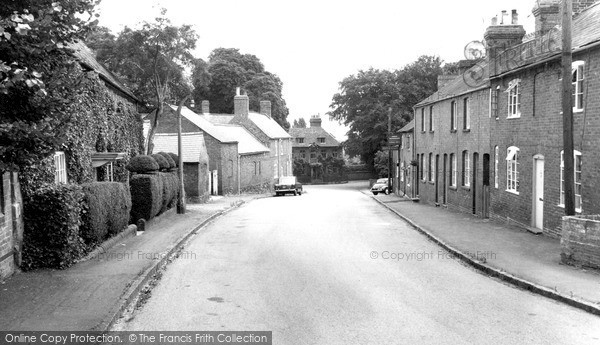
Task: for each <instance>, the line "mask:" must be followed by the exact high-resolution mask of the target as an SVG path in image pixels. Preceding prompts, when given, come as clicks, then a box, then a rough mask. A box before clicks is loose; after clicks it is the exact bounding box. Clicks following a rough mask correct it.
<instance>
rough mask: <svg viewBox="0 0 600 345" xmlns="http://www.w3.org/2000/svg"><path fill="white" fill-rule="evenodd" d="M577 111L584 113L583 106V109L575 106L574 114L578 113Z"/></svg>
mask: <svg viewBox="0 0 600 345" xmlns="http://www.w3.org/2000/svg"><path fill="white" fill-rule="evenodd" d="M576 113H583V108H581V109H575V108H573V114H576Z"/></svg>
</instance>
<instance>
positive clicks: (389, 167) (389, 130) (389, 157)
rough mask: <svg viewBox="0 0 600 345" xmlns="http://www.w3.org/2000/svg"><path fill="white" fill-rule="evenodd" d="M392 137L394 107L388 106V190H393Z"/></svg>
mask: <svg viewBox="0 0 600 345" xmlns="http://www.w3.org/2000/svg"><path fill="white" fill-rule="evenodd" d="M391 137H392V107H388V135H387V138H388V192H390V193H391V192H392V147H391V142H390V138H391Z"/></svg>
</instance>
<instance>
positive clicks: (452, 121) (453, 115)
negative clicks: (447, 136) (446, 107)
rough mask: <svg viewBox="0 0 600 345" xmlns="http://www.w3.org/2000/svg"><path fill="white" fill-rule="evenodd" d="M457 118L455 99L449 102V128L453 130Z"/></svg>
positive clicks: (455, 126)
mask: <svg viewBox="0 0 600 345" xmlns="http://www.w3.org/2000/svg"><path fill="white" fill-rule="evenodd" d="M457 120H458V106H457V103H456V101H452V102H451V103H450V130H451V131H455V130H456V128H458V127H457V124H456V123H457V122H458V121H457Z"/></svg>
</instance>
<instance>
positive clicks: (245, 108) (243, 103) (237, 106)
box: [233, 87, 250, 117]
mask: <svg viewBox="0 0 600 345" xmlns="http://www.w3.org/2000/svg"><path fill="white" fill-rule="evenodd" d="M249 111H250V100H249V98H248V95H242V94H240V88H239V87H238V88H236V91H235V97H234V98H233V114H234V115H236V116H237V115H242V116H243V117H248V112H249Z"/></svg>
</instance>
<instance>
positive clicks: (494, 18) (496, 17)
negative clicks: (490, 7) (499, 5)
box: [492, 16, 498, 26]
mask: <svg viewBox="0 0 600 345" xmlns="http://www.w3.org/2000/svg"><path fill="white" fill-rule="evenodd" d="M496 25H498V16H494V17H493V18H492V26H496Z"/></svg>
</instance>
